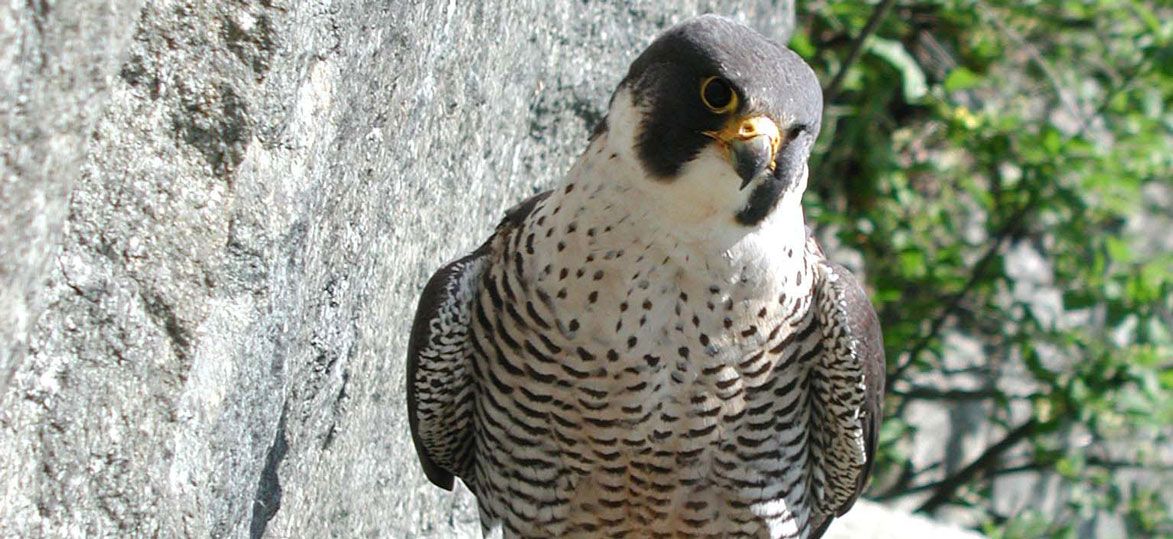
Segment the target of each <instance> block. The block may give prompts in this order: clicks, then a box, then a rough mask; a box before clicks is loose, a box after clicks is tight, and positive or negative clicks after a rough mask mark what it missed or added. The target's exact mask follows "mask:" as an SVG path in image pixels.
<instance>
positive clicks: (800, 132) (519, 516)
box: [407, 16, 884, 538]
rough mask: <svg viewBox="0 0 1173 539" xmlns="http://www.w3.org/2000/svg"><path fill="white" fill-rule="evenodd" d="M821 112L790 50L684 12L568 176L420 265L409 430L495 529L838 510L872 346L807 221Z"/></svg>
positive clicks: (865, 444) (722, 524) (875, 414)
mask: <svg viewBox="0 0 1173 539" xmlns="http://www.w3.org/2000/svg"><path fill="white" fill-rule="evenodd" d="M821 115H822V93H821V90H820V87H819V83H818V80H817V79H816V77H815V75H814V72H813V71H812V70H811V69H810V67H809V66H807V65H806V64H805V63H804V62H803V61H802V59H800V58H799V56H798V55H797V54H795V53H794V52H792V51H791V50H789V49H787V48H786V47H785V46H783V45H781V44H779V43H776V42H774V41H771V40H769V39H767V38H765V37H763V36H761V35H760V34H758V33H756V32H755V31H753V30H751V29H750V28H748V27H746V26H744V25H742V24H740V23H737V22H734V21H731V20H729V19H725V18H721V17H717V16H702V17H698V18H695V19H691V20H689V21H686V22H684V23H682V24H680V25H677V26H675V27H673V28H671V29H669V30H667V31H666V32H664V33H663V34H662V35H660V36H659V37H658V38H657V39H656V40H655V41H654V42H653V43H652V44H651V45H650V46H649V47H648V48H647V50H645V51H644V52H643V53H642V54H641V55H640V56H639V57H638V58H636V60H635V61H634V63H632V65H631V67H630V69H629V71H628V72H627V75H626V77H625V78H624V79H623V80H622V82H620V84H619V86H618V88H617V89H616V90H615V93H614V94H613V95H612V97H611V101H610V105H609V109H608V113H607V116H606V118H605V119H604V120H603V121H602V122H601V123H600V125H599V126H598V127H597V128H596V130H595V132H594V133H593V135H592V136H591V138H590V141H589V143H588V145H587V148H586V151H585V152H583V154H582V155H581V156H580V157H579V158H578V161H577V162H576V163H575V164H574V166H573V167H572V168H571V169H570V171H569V173H567V175H566V177H565V178H564V179H562V180H561V182H559V183H558V184H557V185H556V186H555V187H554V189H552V190H550V191H547V192H545V193H541V194H539V195H537V196H534V197H533V198H530V199H529V200H526V201H525V202H522V203H521V204H519V205H518V206H516V207H514V208H513V209H511V210H509V211H508V212H507V214H506V216H505V217H504V219H503V220H502V221H501V223H500V224H499V225H498V226H497V229H496V231H495V232H494V233H493V234H492V236H490V237H489V239H488V240H487V241H486V242H485V243H484V244H483V245H481V246H480V248H478V249H477V250H476V251H474V252H472V253H471V254H469V255H467V256H465V257H463V258H460V259H458V260H456V261H454V262H451V263H449V264H448V265H446V266H444V267H442V268H441V269H440V270H439V271H437V272H436V274H435V275H434V276H433V277H432V278H431V280H430V281H429V282H428V284H427V286H426V287H425V288H424V291H423V295H422V297H421V299H420V302H419V307H418V311H417V313H416V318H415V322H414V324H413V325H412V330H411V339H410V342H409V346H408V357H407V405H408V414H409V421H410V425H411V433H412V437H413V439H414V442H415V447H416V451H417V453H418V455H419V459H420V463H421V464H422V465H423V470H424V473H425V474H426V475H427V477H428V479H430V480H431V482H432V483H435V484H436V485H438V486H440V487H442V488H445V489H451V488H452V486H453V479H454V478H455V477H459V478H460V479H461V480H462V481H463V482H464V483H465V484H466V485H467V486H468V487H469V489H470V490H471V491H472V492H473V493H474V494H475V495H476V498H477V503H478V507H479V511H480V518H481V523H482V527H483V529H484V531H485V533H489V532H490V531H492V530H493V529H494V528H496V527H498V526H499V527H501V529H502V531H503V533H504V536H505V537H507V538H512V537H524V538H552V537H638V538H661V537H663V538H668V537H753V538H780V537H798V538H815V537H819V536H821V535H822V534H823V532H824V531H825V530H826V528H827V525H828V524H829V523H830V522H831V520H832V519H833V518H834V517H835V516H838V515H842V514H844V512H846V511H847V510H848V509H849V508H850V507H851V506H852V504H853V503H854V502H855V500H856V498H858V497H859V495H860V492H861V491H862V490H863V487H864V483H865V482H866V480H867V477H868V474H869V472H870V469H871V466H872V461H873V459H874V455H875V446H876V437H877V430H878V425H879V420H880V404H881V396H882V393H883V384H884V379H883V378H884V355H883V354H884V353H883V346H882V342H881V335H880V328H879V322H878V320H877V318H876V314H875V311H874V310H873V308H872V305H871V303H870V302H869V301H868V298H867V296H866V294H865V293H864V291H863V289H862V288H861V286H860V284H859V283H858V281H857V280H856V279H855V277H854V276H852V275H851V273H849V272H848V271H847V270H845V269H844V268H843V267H842V266H839V265H837V264H835V263H833V262H830V261H828V260H827V258H826V257H825V256H824V255H823V253H822V251H821V250H820V248H819V246H818V244H816V242H815V240H814V238H813V237H812V235H811V233H810V231H809V230H808V229H807V227H806V225H805V222H804V218H803V212H802V206H801V203H800V199H801V197H802V194H803V191H804V190H805V189H806V186H807V181H808V168H807V158H808V157H809V155H810V152H811V147H812V145H813V144H814V141H815V138H816V137H817V136H818V134H819V128H820V122H821Z"/></svg>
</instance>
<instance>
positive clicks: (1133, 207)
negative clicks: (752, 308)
mask: <svg viewBox="0 0 1173 539" xmlns="http://www.w3.org/2000/svg"><path fill="white" fill-rule="evenodd" d="M880 9H884V10H885V11H884V12H883V17H882V18H878V19H877V21H878V24H876V25H874V27H871V28H868V30H874V31H871V32H870V34H869V35H868V37H867V38H866V39H864V40H862V41H859V36H860V35H861V34H862V33H864V29H865V26H868V21H869V18H871V17H872V15H873V13H876V12H877V10H880ZM798 10H799V13H798V31H797V32H796V34H797V35H796V37H795V38H794V39H793V41H792V42H791V47H792V48H794V49H795V50H796V51H797V52H799V54H801V55H802V56H804V57H805V58H806V59H807V60H808V61H809V62H810V63H811V64H812V65H813V66H814V67H815V70H816V71H817V72H819V75H820V78H822V80H824V81H831V80H833V79H834V78H835V76H836V75H837V74H839V73H840V71H843V69H844V60H845V59H847V58H851V56H852V55H851V50H852V49H853V48H854V47H855V46H856V44H857V43H861V44H862V45H860V49H859V55H858V57H857V58H856V59H855V60H854V61H850V62H849V65H847V66H846V70H845V71H843V76H842V84H841V86H840V87H839V88H838V89H837V93H836V95H833V96H831V98H830V100H829V102H828V103H827V107H826V116H825V118H824V127H823V135H822V136H821V138H820V141H819V146H818V147H817V148H816V152H815V157H814V158H813V160H812V163H811V178H812V180H811V188H810V190H809V191H808V197H807V206H808V217H809V218H810V219H811V220H812V221H814V222H815V223H816V224H818V225H819V228H820V229H821V230H832V231H834V235H835V236H836V237H837V238H838V240H839V241H840V242H841V243H842V244H843V245H844V246H850V247H851V248H854V249H857V250H858V251H859V252H860V254H861V255H862V257H863V269H864V273H865V275H866V280H867V284H868V286H869V289H870V291H871V292H872V297H873V299H874V300H875V302H876V305H877V308H878V310H879V312H880V316H881V321H882V323H883V327H884V338H885V344H886V346H887V354H888V363H889V365H888V374H889V388H890V391H889V395H888V398H887V401H886V410H885V411H886V413H887V417H886V418H885V423H884V427H883V432H882V440H881V455H880V460H879V462H878V466H877V470H876V477H875V478H874V480H873V482H872V485H871V492H870V494H871V495H872V496H875V497H879V498H881V499H895V500H909V499H913V500H916V503H917V504H918V505H917V506H919V507H920V509H921V510H924V511H929V512H933V511H936V510H938V509H939V508H942V507H945V506H949V507H951V508H954V509H958V508H960V509H963V510H964V511H965V512H966V514H968V515H970V519H969V520H968V522H969V523H970V524H972V525H976V526H979V527H980V529H981V530H982V531H983V532H985V533H987V534H989V535H990V536H991V537H1000V538H1018V537H1076V536H1088V535H1089V534H1093V535H1094V533H1095V530H1096V529H1099V528H1096V523H1097V522H1098V521H1099V520H1100V519H1104V518H1109V519H1114V521H1115V522H1116V528H1114V529H1117V530H1124V531H1125V533H1126V534H1127V535H1128V536H1130V537H1173V517H1171V512H1173V489H1171V488H1168V487H1167V486H1165V485H1164V484H1163V482H1168V481H1169V480H1170V479H1173V462H1171V459H1173V336H1171V334H1173V329H1171V328H1173V314H1171V313H1173V252H1170V249H1169V246H1170V245H1173V240H1171V239H1170V236H1171V235H1173V110H1171V108H1173V107H1170V103H1173V3H1170V2H1168V1H1167V0H1156V1H1140V0H1102V1H1095V0H1083V1H1077V0H1061V1H1046V2H1044V1H1039V0H1033V1H1030V0H1028V1H1025V2H1010V1H994V0H990V1H973V0H927V1H923V2H910V1H904V0H901V1H895V2H882V3H875V2H873V3H865V2H835V1H810V2H799V4H798ZM1012 253H1028V254H1029V253H1035V260H1038V261H1042V262H1036V263H1034V264H1028V263H1026V262H1023V259H1022V257H1021V256H1017V257H1015V256H1011V254H1012ZM1029 259H1030V257H1029V256H1028V257H1027V262H1029ZM950 335H958V336H962V337H964V338H966V339H969V340H971V341H976V342H977V343H978V344H979V348H980V351H981V352H980V356H981V357H963V358H951V357H950V354H958V352H957V351H956V350H952V349H951V348H950V347H948V346H947V344H946V343H947V337H948V336H950ZM970 355H973V354H970ZM958 359H960V363H962V364H965V365H969V366H970V367H968V370H967V371H966V372H968V373H969V374H975V375H977V377H978V379H981V380H984V386H983V387H982V388H981V389H979V390H972V389H966V390H959V389H957V388H955V387H940V386H942V385H947V384H946V383H944V382H942V381H946V382H947V381H948V379H949V375H948V372H950V369H953V370H954V371H955V370H956V368H957V367H956V366H955V365H952V364H951V360H958ZM953 363H957V361H954V362H953ZM943 372H944V373H946V374H944V375H942V374H941V373H943ZM934 384H936V385H934ZM918 400H920V401H926V400H931V401H932V402H934V403H937V404H939V405H940V406H944V407H954V406H959V405H961V404H962V403H973V402H980V403H981V404H982V406H984V407H985V408H984V410H987V411H988V417H989V420H988V425H987V426H986V427H985V431H984V434H983V438H982V439H984V440H986V442H985V444H986V445H985V446H983V447H982V448H979V450H978V451H976V453H974V454H976V455H977V456H976V457H973V458H968V459H964V460H963V461H962V462H961V463H960V465H953V466H950V465H947V464H946V463H944V462H941V463H931V464H929V465H927V466H926V465H925V464H923V463H921V464H917V463H915V462H914V460H915V459H914V458H913V456H912V455H911V451H910V449H911V448H912V447H913V442H912V441H913V440H914V439H917V437H918V436H919V437H922V438H921V439H922V440H923V439H926V438H924V437H926V436H928V438H927V439H929V440H931V439H932V436H937V437H938V438H940V437H941V436H943V434H944V433H921V432H920V431H919V429H918V427H917V425H915V424H913V423H912V422H909V421H907V420H906V419H905V417H904V414H903V412H904V411H905V410H906V409H907V408H908V406H909V405H910V404H911V403H913V402H916V401H918ZM940 442H941V443H944V440H940ZM922 443H923V442H922ZM967 454H968V453H967ZM1011 474H1038V477H1039V479H1040V481H1042V480H1046V481H1051V483H1050V484H1051V485H1052V487H1051V489H1052V490H1051V491H1052V492H1059V493H1060V495H1059V498H1058V499H1059V504H1058V507H1055V506H1054V504H1051V505H1050V506H1044V505H1045V504H1044V503H1043V500H1042V499H1039V500H1035V501H1036V502H1037V503H1033V504H1032V503H1031V501H1032V498H1034V497H1038V496H1035V495H1033V494H1030V493H1020V494H1019V495H1018V496H1016V497H1015V498H1016V499H1018V500H1020V502H1019V503H1018V504H1017V505H1016V506H1014V507H1009V508H1008V507H1007V505H1008V504H1007V503H999V496H1001V495H1003V494H1005V492H999V491H998V489H997V488H996V487H997V480H998V479H999V478H1001V477H1006V476H1009V475H1011ZM1055 482H1057V483H1055ZM1055 485H1057V486H1055ZM1021 500H1025V502H1023V501H1021ZM1108 529H1113V528H1108Z"/></svg>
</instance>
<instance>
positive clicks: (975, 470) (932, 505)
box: [916, 418, 1039, 513]
mask: <svg viewBox="0 0 1173 539" xmlns="http://www.w3.org/2000/svg"><path fill="white" fill-rule="evenodd" d="M1038 428H1039V422H1038V421H1036V420H1035V419H1034V418H1031V419H1028V420H1027V421H1026V422H1025V423H1023V424H1021V425H1019V426H1017V427H1015V428H1014V429H1013V430H1011V431H1010V432H1009V433H1007V434H1006V437H1005V438H1002V440H1000V441H999V442H998V443H996V444H994V445H991V446H990V447H987V448H986V450H985V452H983V453H982V454H981V456H979V457H978V458H977V459H975V460H974V461H973V462H971V463H969V465H967V466H966V467H964V468H962V469H961V470H959V471H958V472H957V473H955V474H953V475H952V476H950V477H947V478H945V479H944V480H943V481H941V482H940V483H939V484H938V485H937V488H936V490H935V492H933V495H932V496H931V497H930V498H929V499H928V500H927V501H925V503H923V504H921V506H920V507H918V508H916V510H917V511H923V512H925V513H931V512H933V511H935V510H936V509H937V508H938V507H940V506H941V505H944V504H945V503H946V502H948V501H949V500H951V499H953V495H954V494H956V493H957V490H958V489H960V488H961V487H963V486H965V485H967V484H969V483H970V482H971V481H973V480H974V479H977V478H978V477H981V476H983V475H985V474H986V473H987V472H988V471H989V470H990V469H991V468H993V467H994V466H995V465H996V464H997V462H998V458H999V457H1001V456H1002V454H1003V453H1005V452H1006V451H1007V450H1009V449H1010V448H1012V447H1014V446H1015V444H1017V443H1018V442H1021V441H1022V440H1024V439H1026V438H1028V437H1030V436H1031V435H1033V434H1034V433H1035V431H1036V430H1037V429H1038Z"/></svg>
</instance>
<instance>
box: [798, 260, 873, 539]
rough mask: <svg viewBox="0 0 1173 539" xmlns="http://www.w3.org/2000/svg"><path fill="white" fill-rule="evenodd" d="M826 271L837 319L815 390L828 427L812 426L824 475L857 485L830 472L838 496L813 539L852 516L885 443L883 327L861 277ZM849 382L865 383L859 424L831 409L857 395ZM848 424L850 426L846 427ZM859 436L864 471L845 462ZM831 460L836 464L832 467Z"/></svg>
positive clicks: (826, 295) (829, 267)
mask: <svg viewBox="0 0 1173 539" xmlns="http://www.w3.org/2000/svg"><path fill="white" fill-rule="evenodd" d="M819 254H821V253H819ZM820 266H821V269H822V272H821V273H822V274H823V280H822V288H821V289H820V290H818V291H817V294H819V295H820V298H821V299H823V300H824V301H829V302H828V303H825V304H824V305H829V306H830V311H831V313H830V316H829V317H828V319H827V320H826V321H825V323H827V324H828V328H827V329H828V330H827V331H824V338H825V339H829V340H828V341H827V344H826V346H825V348H824V349H825V350H826V352H825V353H824V355H823V359H822V360H820V365H819V367H816V368H818V369H823V370H824V371H825V372H821V373H820V375H819V376H816V377H815V379H816V380H818V382H816V383H815V384H814V385H813V387H812V391H816V392H817V394H815V395H814V396H813V401H814V402H815V410H814V414H815V417H816V418H820V419H821V420H822V421H823V422H824V424H822V425H819V424H813V425H812V428H813V429H816V431H815V432H813V433H812V441H813V442H814V446H816V447H814V450H815V451H818V452H819V454H818V455H816V458H815V459H814V462H815V463H816V465H817V466H822V467H823V470H824V471H826V470H833V469H834V470H836V471H837V472H842V471H843V469H844V468H847V469H850V470H851V471H852V472H854V473H853V482H852V483H846V484H845V483H844V482H843V481H842V480H841V479H840V477H841V476H840V475H839V474H838V473H832V472H826V473H827V475H826V478H825V479H823V481H825V482H824V483H823V485H824V487H825V488H826V489H827V490H828V491H833V492H831V493H829V494H828V495H827V502H829V504H830V505H829V506H828V505H823V507H820V512H821V513H822V514H821V515H820V517H819V519H818V520H816V521H815V522H814V524H815V525H814V526H813V533H812V535H811V539H818V538H819V537H821V536H822V535H823V533H824V532H825V531H826V529H827V527H828V526H829V525H830V523H831V520H832V518H833V517H835V516H843V515H844V514H845V513H847V511H848V510H849V509H851V507H852V506H853V505H855V501H856V500H857V499H859V496H860V494H862V493H863V490H864V487H865V486H866V484H867V480H868V477H869V475H870V474H871V470H872V464H873V462H874V461H875V453H876V440H877V438H878V437H879V428H880V419H881V418H882V410H881V406H882V404H883V396H884V372H885V368H884V343H883V335H882V334H881V332H880V321H879V319H878V318H877V316H876V311H875V309H874V308H873V307H872V304H871V301H870V300H869V299H868V296H867V293H866V292H864V289H863V287H862V286H860V283H859V281H858V280H857V279H856V278H855V276H854V275H852V274H851V272H849V271H848V270H847V269H846V268H844V267H843V266H840V265H838V264H834V263H832V262H829V261H825V260H824V261H821V262H820ZM845 345H846V346H845ZM844 380H857V381H858V382H862V386H863V394H862V395H861V396H860V397H861V398H859V400H858V401H855V402H856V403H857V404H856V406H857V407H858V410H859V411H860V414H859V420H858V423H857V422H855V421H854V420H850V419H849V417H850V416H843V415H842V414H841V413H840V414H837V413H835V412H834V410H832V409H831V408H832V406H834V405H833V404H831V403H830V402H829V401H828V400H827V397H826V395H829V394H835V395H846V394H849V393H851V391H850V387H849V386H850V385H851V384H852V383H851V382H846V383H845V382H844ZM855 394H856V395H858V393H855ZM840 412H843V410H840ZM844 420H847V423H841V421H844ZM855 429H859V430H855ZM853 431H854V432H855V433H857V435H859V436H861V437H862V440H861V441H862V446H863V447H862V449H863V452H864V454H863V462H862V463H859V465H858V467H856V466H857V465H852V464H850V462H844V460H845V459H847V458H849V457H847V456H845V454H849V452H845V451H843V448H844V445H843V444H844V443H845V442H847V441H848V440H849V434H850V433H851V432H853ZM856 443H858V442H856ZM857 451H858V450H857ZM855 454H856V455H858V453H855ZM831 460H836V462H829V461H831ZM857 462H858V461H857Z"/></svg>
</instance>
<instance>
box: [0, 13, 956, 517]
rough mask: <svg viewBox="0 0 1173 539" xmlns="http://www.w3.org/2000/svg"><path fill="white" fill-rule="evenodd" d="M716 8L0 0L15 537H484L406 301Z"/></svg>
mask: <svg viewBox="0 0 1173 539" xmlns="http://www.w3.org/2000/svg"><path fill="white" fill-rule="evenodd" d="M669 5H670V6H671V7H668V6H669ZM711 7H712V6H711V5H710V4H709V3H705V2H697V1H690V2H682V3H667V2H646V1H626V2H618V3H595V2H586V3H583V2H577V1H570V0H566V1H559V2H545V1H539V0H528V1H522V2H496V1H489V2H484V3H472V2H460V3H458V2H428V3H424V2H420V3H406V2H382V1H373V0H372V1H365V2H363V1H356V2H348V3H338V4H334V3H331V2H328V1H325V0H307V1H303V2H287V1H281V0H267V1H260V2H245V1H233V2H214V1H210V0H208V1H198V0H187V1H181V0H151V1H147V2H145V3H141V4H134V3H129V2H90V1H84V0H77V1H73V2H50V1H46V0H37V1H29V2H15V1H11V2H8V3H6V4H4V5H3V6H2V7H0V25H2V26H0V28H2V30H3V34H2V35H0V55H2V56H0V73H3V75H0V85H2V86H0V89H2V90H3V94H2V95H0V113H2V116H0V122H3V124H2V129H3V134H4V140H3V145H2V146H0V152H2V153H0V156H2V157H3V159H0V172H2V173H3V174H4V177H3V182H2V183H0V210H2V211H3V214H2V215H0V219H2V220H0V233H2V234H0V235H2V236H3V238H2V239H0V249H2V253H0V254H2V255H3V256H2V257H0V259H2V260H0V280H2V283H0V284H2V285H3V287H4V288H3V292H2V294H3V296H2V297H0V311H2V312H3V313H4V315H3V316H4V317H5V318H3V319H2V320H0V325H2V326H3V329H2V330H0V331H2V332H0V339H2V340H0V345H3V346H2V347H0V354H3V356H0V375H2V376H3V378H4V379H5V380H9V381H8V382H7V383H6V384H4V385H0V391H2V394H0V480H2V481H3V487H2V489H0V492H3V494H0V496H2V498H0V536H4V537H28V538H38V537H212V538H244V537H247V538H259V537H437V538H441V537H462V536H476V535H477V534H479V529H478V526H477V524H476V516H475V511H474V510H473V506H472V501H471V497H470V496H469V495H468V494H467V491H458V493H457V494H455V495H452V494H446V493H444V492H442V491H440V490H439V489H436V488H434V487H432V486H431V485H430V484H428V483H427V482H426V481H425V480H424V479H423V477H422V474H421V473H420V471H419V469H418V466H417V465H416V460H415V455H414V450H413V448H412V445H411V441H410V436H409V434H408V427H407V421H406V418H405V416H404V409H405V406H404V400H403V389H402V388H403V386H404V369H403V364H404V348H405V345H406V341H407V332H408V327H409V325H410V322H411V315H412V313H413V311H414V307H415V301H416V299H417V295H418V293H419V291H420V289H421V288H422V286H423V283H424V281H425V280H426V278H427V276H428V275H429V274H430V273H431V272H432V271H433V270H434V269H435V268H436V267H438V266H439V265H440V264H441V263H442V262H444V261H445V260H447V259H449V258H452V257H454V256H456V255H458V254H460V253H463V252H465V251H467V250H468V249H470V248H472V247H474V246H475V245H476V244H477V243H479V242H480V241H481V240H482V239H483V238H484V237H485V236H486V235H487V234H488V233H489V232H490V231H491V230H492V227H493V226H494V224H495V223H496V221H497V220H498V219H499V217H500V216H501V214H502V212H503V210H504V209H505V208H507V207H509V206H511V205H512V204H514V203H516V202H517V201H519V200H521V199H522V198H524V197H525V196H527V195H529V194H531V193H535V192H537V191H538V190H540V189H541V188H542V186H544V185H548V184H549V183H551V182H552V181H553V179H554V178H556V177H557V176H558V175H560V174H562V173H563V172H564V171H565V170H566V169H567V168H568V167H569V165H570V163H571V161H572V160H573V159H574V157H575V156H576V154H577V152H578V151H580V150H581V149H582V148H583V147H584V146H585V142H586V137H587V135H588V133H589V131H590V129H591V128H592V127H593V125H594V124H595V122H597V121H598V120H599V119H600V118H601V115H602V112H603V110H604V107H605V106H606V102H607V97H608V95H609V92H610V90H611V88H612V87H613V86H614V85H615V84H616V83H617V82H618V80H619V79H620V78H621V77H622V76H623V74H624V70H625V68H626V65H627V63H628V62H629V61H630V60H631V59H632V58H633V57H634V55H635V54H636V53H637V52H638V51H639V50H640V49H641V48H642V47H643V46H644V45H645V44H646V43H648V42H649V41H650V40H651V38H652V37H653V36H654V35H655V33H656V32H657V31H659V30H661V29H663V28H665V27H666V26H668V25H670V24H671V23H673V22H676V21H678V20H680V19H682V18H684V17H686V16H688V15H691V14H694V13H698V12H703V11H707V10H709V9H710V8H711ZM792 14H793V6H792V5H791V4H789V3H788V2H787V1H782V2H770V1H765V0H760V1H756V2H746V3H742V4H739V5H738V11H737V12H736V13H733V14H732V15H734V16H736V17H739V18H741V19H743V20H746V21H748V22H750V23H751V24H753V25H754V26H756V27H758V28H759V29H761V30H763V31H765V32H766V33H769V34H773V35H775V36H777V37H780V38H782V37H785V36H786V35H787V34H788V32H789V29H790V28H791V27H792V26H793V21H792ZM863 507H872V508H873V509H874V510H875V511H877V512H879V513H883V512H884V511H883V510H882V509H875V508H874V506H870V505H867V504H865V505H864V506H863ZM854 514H855V513H853V516H852V519H855V517H854ZM860 514H870V513H867V512H865V511H860ZM875 518H878V517H875ZM892 518H900V517H892ZM837 526H839V525H837ZM844 526H846V524H844ZM867 527H868V526H867V525H866V524H864V525H863V526H862V528H858V529H861V530H862V529H866V528H867ZM835 529H836V528H833V529H832V530H833V532H832V533H838V532H835V531H834V530H835ZM844 529H848V528H844ZM850 529H857V528H850ZM858 533H864V532H858ZM851 534H852V536H854V537H865V536H866V537H880V535H860V534H857V532H851ZM898 535H900V534H898ZM841 536H842V535H839V537H841ZM900 536H904V535H900ZM943 536H944V535H943ZM943 536H942V537H943Z"/></svg>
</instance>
